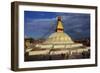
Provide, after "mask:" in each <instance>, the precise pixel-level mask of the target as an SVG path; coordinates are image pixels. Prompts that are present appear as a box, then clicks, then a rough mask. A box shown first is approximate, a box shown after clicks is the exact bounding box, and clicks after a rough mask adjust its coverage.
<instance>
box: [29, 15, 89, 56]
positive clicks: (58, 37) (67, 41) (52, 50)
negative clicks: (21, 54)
mask: <svg viewBox="0 0 100 73" xmlns="http://www.w3.org/2000/svg"><path fill="white" fill-rule="evenodd" d="M35 47H36V48H38V49H37V50H35V51H34V50H33V51H30V52H29V55H47V54H49V55H56V54H57V55H58V54H72V53H82V52H83V51H88V50H89V49H90V47H86V46H84V45H83V44H82V43H75V42H74V41H73V40H72V38H71V37H70V36H69V35H68V34H67V33H65V32H64V26H63V24H62V20H61V17H60V16H58V19H57V26H56V30H55V32H54V33H52V34H51V35H50V36H49V37H48V38H47V39H46V41H44V42H43V43H39V44H36V45H35ZM33 49H34V48H33Z"/></svg>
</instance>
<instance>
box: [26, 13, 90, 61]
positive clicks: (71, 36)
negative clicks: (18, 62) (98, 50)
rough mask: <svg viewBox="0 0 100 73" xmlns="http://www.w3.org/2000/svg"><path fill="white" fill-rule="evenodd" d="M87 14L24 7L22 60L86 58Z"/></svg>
mask: <svg viewBox="0 0 100 73" xmlns="http://www.w3.org/2000/svg"><path fill="white" fill-rule="evenodd" d="M90 38H91V37H90V14H89V13H70V12H43V11H24V50H25V52H24V61H45V60H49V61H50V60H72V59H89V58H90V57H91V56H90V52H91V48H90V46H91V45H90V41H91V40H90Z"/></svg>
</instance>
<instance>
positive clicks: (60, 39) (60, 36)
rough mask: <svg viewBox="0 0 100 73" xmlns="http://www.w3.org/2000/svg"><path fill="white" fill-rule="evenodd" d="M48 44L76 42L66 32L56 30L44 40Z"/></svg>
mask: <svg viewBox="0 0 100 73" xmlns="http://www.w3.org/2000/svg"><path fill="white" fill-rule="evenodd" d="M44 43H48V44H72V43H74V42H73V41H72V39H71V37H70V36H69V35H67V34H66V33H64V32H55V33H53V34H52V35H50V36H49V37H48V39H47V40H46V41H45V42H44Z"/></svg>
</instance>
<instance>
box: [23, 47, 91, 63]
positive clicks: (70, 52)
mask: <svg viewBox="0 0 100 73" xmlns="http://www.w3.org/2000/svg"><path fill="white" fill-rule="evenodd" d="M84 58H90V47H85V48H70V49H38V50H31V51H29V52H27V55H26V56H25V61H41V60H64V59H84Z"/></svg>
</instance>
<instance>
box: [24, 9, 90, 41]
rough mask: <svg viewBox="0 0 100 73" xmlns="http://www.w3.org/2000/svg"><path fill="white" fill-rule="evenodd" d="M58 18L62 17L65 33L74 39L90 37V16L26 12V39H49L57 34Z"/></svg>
mask: <svg viewBox="0 0 100 73" xmlns="http://www.w3.org/2000/svg"><path fill="white" fill-rule="evenodd" d="M57 16H61V17H62V23H63V26H64V32H65V33H67V34H68V35H69V36H71V37H72V39H81V38H89V37H90V14H82V13H61V12H41V11H24V37H31V38H34V39H40V38H47V37H48V36H49V35H51V34H52V33H53V32H55V29H56V25H57Z"/></svg>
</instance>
